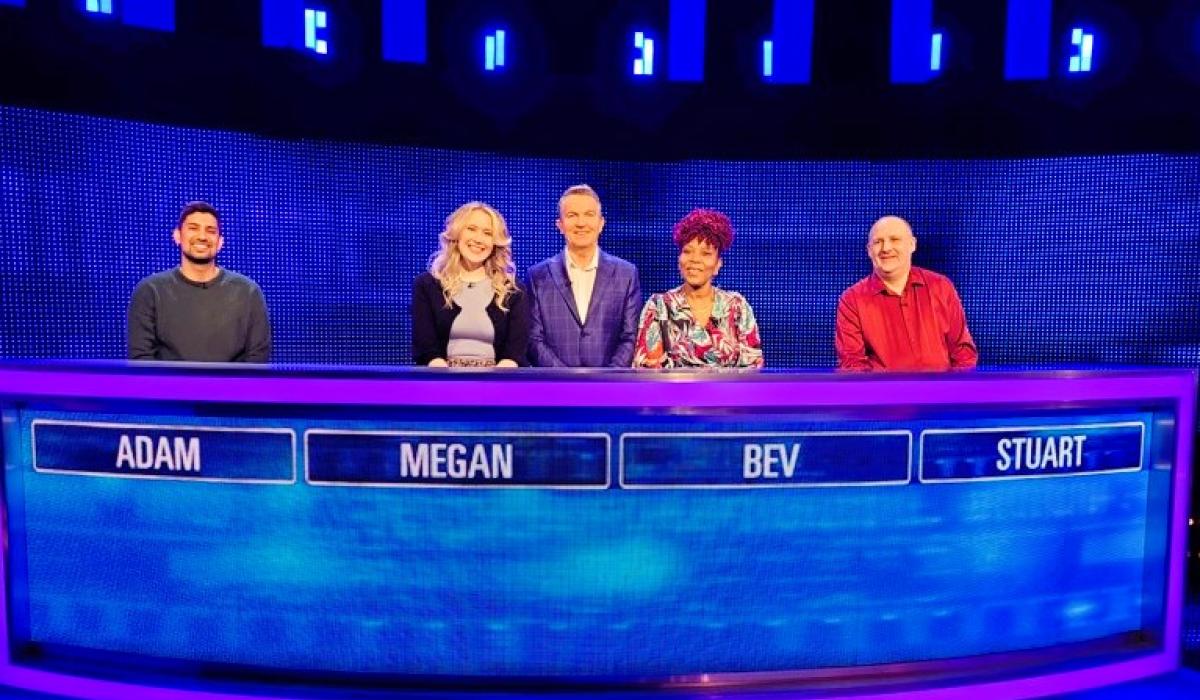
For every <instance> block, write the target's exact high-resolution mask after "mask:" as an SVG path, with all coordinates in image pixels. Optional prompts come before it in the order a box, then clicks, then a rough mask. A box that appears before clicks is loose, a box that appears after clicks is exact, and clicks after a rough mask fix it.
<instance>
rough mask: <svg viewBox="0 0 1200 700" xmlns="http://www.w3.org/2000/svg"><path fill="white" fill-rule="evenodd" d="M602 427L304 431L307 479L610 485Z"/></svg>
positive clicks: (435, 484) (413, 484)
mask: <svg viewBox="0 0 1200 700" xmlns="http://www.w3.org/2000/svg"><path fill="white" fill-rule="evenodd" d="M609 442H610V441H609V437H608V435H606V434H604V433H523V432H512V433H475V432H472V433H466V432H463V433H459V432H453V433H451V432H406V431H401V432H392V431H357V430H321V429H314V430H308V431H305V433H304V446H305V449H304V455H305V457H304V459H305V462H304V468H305V479H306V480H307V481H308V482H309V483H312V484H342V485H357V486H385V487H450V488H453V487H459V488H505V487H508V488H514V487H515V488H521V487H551V488H554V487H557V488H576V489H603V488H608V484H609V477H608V462H609V454H608V453H609Z"/></svg>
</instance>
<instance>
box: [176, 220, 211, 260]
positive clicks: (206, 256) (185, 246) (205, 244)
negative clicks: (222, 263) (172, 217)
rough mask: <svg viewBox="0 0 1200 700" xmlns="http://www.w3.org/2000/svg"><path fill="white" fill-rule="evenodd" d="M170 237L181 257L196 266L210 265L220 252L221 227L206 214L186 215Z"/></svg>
mask: <svg viewBox="0 0 1200 700" xmlns="http://www.w3.org/2000/svg"><path fill="white" fill-rule="evenodd" d="M172 235H173V237H174V239H175V243H176V244H177V245H178V246H179V250H180V251H181V252H182V253H183V257H185V258H187V259H188V260H190V261H191V262H193V263H195V264H197V265H207V264H209V263H211V262H212V261H213V260H214V259H215V258H216V257H217V253H218V252H220V250H221V243H222V239H221V227H220V225H219V224H218V223H217V217H215V216H213V215H212V214H209V213H207V212H199V211H197V212H192V213H191V214H188V216H187V218H185V219H184V220H183V223H182V224H180V226H179V228H177V229H175V231H174V233H173V234H172Z"/></svg>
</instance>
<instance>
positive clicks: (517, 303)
mask: <svg viewBox="0 0 1200 700" xmlns="http://www.w3.org/2000/svg"><path fill="white" fill-rule="evenodd" d="M410 310H411V311H412V343H413V349H412V356H413V362H415V363H417V364H418V365H427V364H429V361H430V360H433V359H435V358H438V357H442V358H445V357H446V346H447V345H449V343H450V326H451V325H452V324H453V323H454V319H455V318H456V317H457V316H458V314H459V313H460V312H461V311H462V307H460V306H459V305H458V304H455V303H454V302H453V301H452V302H450V306H449V308H447V307H446V298H445V297H443V296H442V283H441V282H439V281H438V280H437V278H436V277H434V276H433V275H432V274H430V273H429V272H423V273H421V275H420V276H419V277H417V279H416V280H415V281H414V282H413V295H412V306H411V307H410ZM487 315H488V318H490V319H492V327H493V328H494V329H496V337H495V340H494V341H493V342H492V347H493V348H494V349H495V350H496V361H497V362H499V361H500V360H512V361H513V362H516V363H517V364H518V365H527V364H528V361H527V360H526V357H525V352H526V350H527V349H528V347H529V295H528V294H526V293H525V290H524V289H523V288H522V287H521V286H520V285H519V284H518V285H517V291H516V292H514V293H513V294H512V296H510V297H509V298H508V311H507V312H504V311H501V310H500V308H499V307H498V306H496V300H495V299H494V298H493V299H492V303H490V304H488V307H487Z"/></svg>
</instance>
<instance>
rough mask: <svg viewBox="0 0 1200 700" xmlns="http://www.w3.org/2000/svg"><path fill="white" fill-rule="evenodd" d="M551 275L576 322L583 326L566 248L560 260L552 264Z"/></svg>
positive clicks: (559, 257)
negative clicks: (568, 271)
mask: <svg viewBox="0 0 1200 700" xmlns="http://www.w3.org/2000/svg"><path fill="white" fill-rule="evenodd" d="M550 277H551V278H553V279H554V286H555V287H558V293H559V294H561V295H562V297H563V302H564V303H566V305H567V309H568V310H570V312H571V317H572V318H574V319H575V323H577V324H579V325H581V326H582V325H583V324H582V323H579V309H577V308H575V294H573V293H572V292H571V280H570V279H569V278H568V277H567V251H565V250H564V251H563V252H562V253H561V254H560V255H559V256H558V261H557V262H556V263H555V264H554V265H551V266H550Z"/></svg>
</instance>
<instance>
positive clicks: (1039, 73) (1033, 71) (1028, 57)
mask: <svg viewBox="0 0 1200 700" xmlns="http://www.w3.org/2000/svg"><path fill="white" fill-rule="evenodd" d="M1053 9H1054V6H1053V0H1008V21H1007V22H1006V23H1005V29H1004V31H1005V35H1004V78H1005V80H1044V79H1045V78H1047V77H1049V76H1050V20H1051V17H1052V15H1053Z"/></svg>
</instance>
